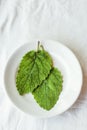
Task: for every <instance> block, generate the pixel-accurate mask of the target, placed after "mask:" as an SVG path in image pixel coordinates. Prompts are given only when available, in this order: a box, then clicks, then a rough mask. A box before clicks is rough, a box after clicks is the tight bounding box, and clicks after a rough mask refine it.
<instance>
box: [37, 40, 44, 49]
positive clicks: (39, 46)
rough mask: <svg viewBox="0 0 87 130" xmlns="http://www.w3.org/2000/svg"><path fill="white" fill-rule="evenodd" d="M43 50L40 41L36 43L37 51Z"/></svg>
mask: <svg viewBox="0 0 87 130" xmlns="http://www.w3.org/2000/svg"><path fill="white" fill-rule="evenodd" d="M39 50H44V47H43V45H41V44H40V41H38V46H37V51H39Z"/></svg>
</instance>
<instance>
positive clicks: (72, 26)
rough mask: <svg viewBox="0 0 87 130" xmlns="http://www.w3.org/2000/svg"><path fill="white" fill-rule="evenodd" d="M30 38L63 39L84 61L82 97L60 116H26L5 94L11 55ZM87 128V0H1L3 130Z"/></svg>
mask: <svg viewBox="0 0 87 130" xmlns="http://www.w3.org/2000/svg"><path fill="white" fill-rule="evenodd" d="M30 39H51V40H57V41H60V42H61V43H63V44H65V45H67V46H68V47H69V48H70V49H72V50H73V52H74V53H75V55H76V56H77V57H78V59H79V61H80V63H81V66H82V69H83V76H84V82H83V87H82V91H81V94H80V97H79V98H78V100H77V101H76V103H75V104H74V105H73V106H72V108H70V109H69V110H68V111H66V112H65V113H63V114H61V115H59V116H56V117H53V118H49V119H35V118H33V117H31V116H26V115H25V114H24V113H22V112H20V111H19V110H17V109H16V108H14V106H13V105H12V104H11V103H10V101H9V100H8V98H7V96H6V95H5V93H4V90H3V88H4V86H3V69H4V65H5V63H6V61H7V58H8V57H9V55H11V53H12V52H13V51H14V50H15V49H16V48H17V47H19V46H21V45H22V44H24V43H26V42H28V41H29V40H30ZM8 76H9V74H8ZM73 87H74V86H73ZM86 129H87V0H0V130H86Z"/></svg>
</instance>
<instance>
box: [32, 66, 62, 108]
mask: <svg viewBox="0 0 87 130" xmlns="http://www.w3.org/2000/svg"><path fill="white" fill-rule="evenodd" d="M62 82H63V79H62V75H61V73H60V71H59V70H58V69H57V68H53V69H52V70H51V72H50V74H49V76H48V77H47V78H46V79H45V80H44V81H43V82H42V84H41V85H40V86H38V88H36V89H35V90H34V91H33V95H34V98H35V100H36V101H37V103H38V104H39V105H40V106H41V107H43V108H44V109H46V110H50V109H51V108H52V107H53V106H54V105H55V104H56V102H57V100H58V98H59V95H60V93H61V91H62Z"/></svg>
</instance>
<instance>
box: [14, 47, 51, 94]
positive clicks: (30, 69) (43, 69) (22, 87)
mask: <svg viewBox="0 0 87 130" xmlns="http://www.w3.org/2000/svg"><path fill="white" fill-rule="evenodd" d="M52 66H53V63H52V59H51V56H50V55H49V54H48V52H46V51H44V50H43V48H41V46H40V47H39V49H38V51H34V50H32V51H30V52H28V53H27V54H25V55H24V57H23V58H22V60H21V63H20V65H19V68H18V72H17V75H16V87H17V89H18V91H19V93H20V95H23V94H25V93H28V92H32V91H33V90H34V89H35V88H37V86H38V85H40V84H41V83H42V81H43V80H45V78H46V77H47V76H48V74H49V73H50V70H51V68H52Z"/></svg>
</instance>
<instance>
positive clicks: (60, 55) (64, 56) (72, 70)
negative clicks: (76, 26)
mask: <svg viewBox="0 0 87 130" xmlns="http://www.w3.org/2000/svg"><path fill="white" fill-rule="evenodd" d="M42 44H43V46H44V48H45V50H46V51H48V52H49V53H50V54H51V56H52V58H53V61H54V65H55V67H58V68H59V70H60V71H61V72H62V75H63V80H64V82H63V90H62V92H61V94H60V97H59V100H58V101H57V103H56V105H55V106H54V107H53V108H52V109H51V110H50V111H47V110H44V109H43V108H41V107H40V106H39V105H38V104H37V103H36V101H35V100H34V98H33V96H32V94H26V95H24V96H20V95H19V93H18V91H17V89H16V84H15V76H16V71H17V68H18V66H19V63H20V61H21V59H22V57H23V55H24V54H25V53H27V52H28V51H30V50H33V49H34V50H35V49H36V48H37V42H36V41H30V42H29V43H28V44H24V45H22V46H21V47H20V48H18V49H17V50H16V51H15V52H14V53H13V54H12V55H11V57H10V58H9V60H8V62H7V64H6V67H5V72H4V84H5V90H6V93H7V95H8V97H9V98H10V100H11V101H12V102H13V104H14V105H15V106H16V107H17V108H19V109H20V110H22V111H23V112H25V113H27V114H29V115H32V116H36V117H41V118H43V117H45V118H46V117H51V116H55V115H58V114H61V113H63V112H64V111H66V110H67V109H69V108H70V107H71V106H72V104H73V103H74V102H75V101H76V99H77V98H78V96H79V94H80V91H81V87H82V70H81V67H80V64H79V62H78V60H77V58H76V57H75V55H74V54H73V52H72V51H71V50H70V49H69V48H67V47H66V46H64V45H63V44H61V43H59V42H56V41H42Z"/></svg>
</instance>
